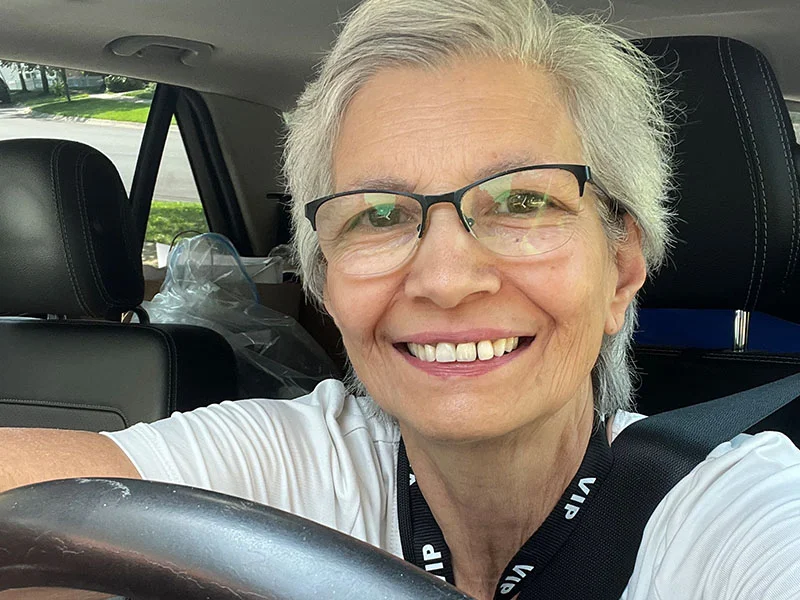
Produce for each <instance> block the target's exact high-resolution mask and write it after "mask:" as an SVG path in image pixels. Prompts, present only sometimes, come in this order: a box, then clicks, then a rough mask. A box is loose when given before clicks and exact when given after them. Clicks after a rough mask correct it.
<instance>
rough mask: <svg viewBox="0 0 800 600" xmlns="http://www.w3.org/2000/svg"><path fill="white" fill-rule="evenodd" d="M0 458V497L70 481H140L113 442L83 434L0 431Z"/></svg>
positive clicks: (37, 430) (19, 430)
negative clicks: (30, 487) (13, 490)
mask: <svg viewBox="0 0 800 600" xmlns="http://www.w3.org/2000/svg"><path fill="white" fill-rule="evenodd" d="M0 456H2V457H3V460H2V461H0V493H2V492H4V491H6V490H9V489H11V488H15V487H20V486H23V485H28V484H30V483H36V482H39V481H48V480H52V479H68V478H71V477H128V478H132V479H141V477H140V476H139V473H138V471H137V470H136V468H135V467H134V466H133V463H131V461H130V460H128V457H127V456H125V454H124V453H123V452H122V450H120V449H119V448H118V447H117V445H116V444H115V443H114V442H113V441H111V440H110V439H108V438H106V437H104V436H102V435H99V434H97V433H89V432H85V431H65V430H60V429H8V428H0Z"/></svg>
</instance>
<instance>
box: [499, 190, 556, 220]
mask: <svg viewBox="0 0 800 600" xmlns="http://www.w3.org/2000/svg"><path fill="white" fill-rule="evenodd" d="M495 202H496V207H495V212H498V213H508V214H512V215H535V214H538V213H539V212H541V211H542V210H543V209H545V208H548V207H551V206H554V204H553V202H552V201H551V200H550V197H549V195H548V194H546V193H543V192H535V191H528V190H511V191H510V192H508V193H507V194H503V195H501V196H499V197H498V198H495Z"/></svg>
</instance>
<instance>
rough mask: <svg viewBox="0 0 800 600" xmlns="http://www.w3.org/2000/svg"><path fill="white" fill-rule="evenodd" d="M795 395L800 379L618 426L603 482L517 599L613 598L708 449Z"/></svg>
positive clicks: (619, 593)
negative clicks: (669, 498)
mask: <svg viewBox="0 0 800 600" xmlns="http://www.w3.org/2000/svg"><path fill="white" fill-rule="evenodd" d="M798 397H800V374H796V375H791V376H790V377H786V378H784V379H780V380H778V381H775V382H772V383H768V384H766V385H762V386H760V387H757V388H754V389H751V390H747V391H744V392H739V393H737V394H733V395H730V396H726V397H724V398H718V399H717V400H711V401H709V402H704V403H702V404H696V405H693V406H688V407H685V408H681V409H678V410H673V411H670V412H666V413H661V414H658V415H654V416H652V417H648V418H646V419H642V420H640V421H637V422H636V423H633V424H631V425H629V426H628V427H626V428H625V429H624V430H623V431H622V432H621V433H620V434H619V436H617V438H616V440H614V443H613V444H612V445H611V450H612V454H613V463H612V466H611V470H610V471H609V473H608V475H607V479H606V481H605V483H604V485H603V486H602V487H601V488H600V489H598V490H597V496H596V497H595V498H594V501H593V502H592V503H591V504H589V505H587V506H586V507H585V509H584V510H582V511H581V513H580V516H579V518H580V521H579V522H578V523H577V524H576V526H575V529H574V530H573V531H572V534H571V535H570V537H569V539H568V540H567V541H566V542H565V543H564V544H563V546H561V548H560V550H559V551H558V552H557V554H556V555H554V556H553V558H552V559H551V561H550V562H549V563H548V564H547V565H544V566H543V567H542V570H541V571H540V572H539V573H538V576H537V577H536V580H535V581H534V582H532V583H533V585H531V586H530V587H529V588H527V589H524V590H523V591H522V592H521V593H520V595H519V598H520V600H532V599H541V600H584V599H586V598H591V599H592V600H619V598H620V597H621V596H622V593H623V592H624V590H625V587H626V586H627V585H628V581H629V580H630V577H631V574H632V573H633V568H634V564H635V562H636V556H637V553H638V551H639V546H640V544H641V541H642V535H643V533H644V528H645V526H646V525H647V522H648V521H649V519H650V516H651V515H652V513H653V511H654V510H655V509H656V507H657V506H658V504H659V503H660V502H661V500H662V499H663V498H664V496H665V495H666V494H667V493H668V492H669V491H670V490H671V489H672V488H673V487H674V486H675V485H676V484H677V483H678V482H679V481H680V480H681V479H683V478H684V477H685V476H686V475H688V474H689V472H690V471H691V470H692V469H694V467H695V466H697V465H698V464H699V463H701V462H702V461H703V460H705V459H706V457H707V456H708V454H709V453H710V452H711V451H712V450H713V449H714V448H716V447H717V446H719V445H720V444H722V443H723V442H726V441H729V440H730V439H732V438H734V437H735V436H736V435H738V434H740V433H742V432H744V431H746V430H748V429H750V428H751V427H753V426H754V425H757V424H758V423H760V422H761V421H763V420H764V419H766V418H767V417H768V416H770V415H772V414H773V413H775V412H777V411H778V410H780V409H781V408H783V407H785V406H786V405H788V404H789V403H791V402H792V401H793V400H795V399H796V398H798Z"/></svg>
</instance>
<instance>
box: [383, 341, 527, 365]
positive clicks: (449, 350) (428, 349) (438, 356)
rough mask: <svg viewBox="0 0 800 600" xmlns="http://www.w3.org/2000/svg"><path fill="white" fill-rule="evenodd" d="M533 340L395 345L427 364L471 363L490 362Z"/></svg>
mask: <svg viewBox="0 0 800 600" xmlns="http://www.w3.org/2000/svg"><path fill="white" fill-rule="evenodd" d="M533 340H534V337H533V336H523V337H509V338H499V339H496V340H481V341H479V342H462V343H459V344H455V343H452V342H439V343H437V344H415V343H413V342H407V343H402V344H397V345H396V347H397V348H398V349H400V350H401V351H403V350H405V352H407V353H408V354H410V355H411V356H414V357H415V358H417V359H418V360H421V361H423V362H429V363H434V362H435V363H453V362H459V363H471V362H478V361H490V360H492V359H494V358H499V357H501V356H504V355H506V354H510V353H511V352H514V351H515V350H517V348H520V347H526V346H529V345H530V344H531V342H532V341H533Z"/></svg>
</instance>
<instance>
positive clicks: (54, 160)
mask: <svg viewBox="0 0 800 600" xmlns="http://www.w3.org/2000/svg"><path fill="white" fill-rule="evenodd" d="M65 146H66V142H59V143H58V144H56V146H55V148H53V150H52V151H51V153H50V179H51V186H52V187H51V190H52V194H53V199H54V201H55V205H56V217H57V218H58V225H59V228H60V229H61V241H62V245H63V248H64V256H65V258H66V259H67V269H68V270H69V282H70V285H71V286H72V291H73V293H74V294H75V299H76V300H77V301H78V304H79V305H80V306H81V307H82V308H83V310H84V311H86V312H87V313H90V312H91V311H90V310H89V307H88V305H87V304H86V299H85V298H84V297H83V294H82V293H81V289H80V286H79V285H78V283H77V281H76V277H77V276H76V273H75V267H74V266H73V264H72V254H71V252H70V249H69V238H68V236H66V235H64V232H65V230H66V226H65V224H64V207H63V198H62V196H61V187H60V186H58V185H57V183H56V182H57V181H58V177H57V172H56V171H57V164H58V158H59V157H60V154H61V151H62V150H63V149H64V147H65Z"/></svg>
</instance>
